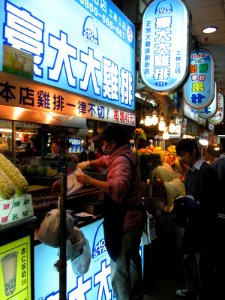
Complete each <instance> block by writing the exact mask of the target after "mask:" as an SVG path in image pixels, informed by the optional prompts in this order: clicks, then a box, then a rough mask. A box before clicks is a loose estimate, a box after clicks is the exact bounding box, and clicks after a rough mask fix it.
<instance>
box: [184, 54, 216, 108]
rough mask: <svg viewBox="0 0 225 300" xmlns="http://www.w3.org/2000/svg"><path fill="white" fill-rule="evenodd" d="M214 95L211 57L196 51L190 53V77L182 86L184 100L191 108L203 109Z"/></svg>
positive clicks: (212, 61)
mask: <svg viewBox="0 0 225 300" xmlns="http://www.w3.org/2000/svg"><path fill="white" fill-rule="evenodd" d="M214 95H215V79H214V60H213V57H212V55H211V54H210V53H209V52H208V51H206V50H204V49H198V50H193V51H192V52H191V61H190V75H189V78H188V80H187V82H186V83H185V85H184V98H185V100H186V102H187V103H188V104H189V105H190V106H191V107H193V108H196V109H203V108H204V107H207V106H209V105H210V104H211V102H212V101H213V98H214Z"/></svg>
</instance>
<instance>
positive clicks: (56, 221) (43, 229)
mask: <svg viewBox="0 0 225 300" xmlns="http://www.w3.org/2000/svg"><path fill="white" fill-rule="evenodd" d="M66 224H67V237H69V236H71V235H72V234H73V227H74V220H73V218H72V216H71V215H70V214H69V213H68V212H67V215H66ZM38 239H39V240H40V241H41V242H42V243H44V244H46V245H49V246H51V247H55V248H57V247H59V246H60V215H59V209H57V208H56V209H52V210H51V211H49V212H48V213H46V215H45V218H44V220H43V221H42V223H41V225H40V228H39V230H38Z"/></svg>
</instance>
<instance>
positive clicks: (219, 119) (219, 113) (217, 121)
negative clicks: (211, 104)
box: [208, 93, 224, 125]
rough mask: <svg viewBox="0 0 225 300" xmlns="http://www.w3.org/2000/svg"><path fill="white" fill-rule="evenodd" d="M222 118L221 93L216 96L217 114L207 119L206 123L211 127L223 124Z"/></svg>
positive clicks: (222, 101)
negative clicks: (211, 125)
mask: <svg viewBox="0 0 225 300" xmlns="http://www.w3.org/2000/svg"><path fill="white" fill-rule="evenodd" d="M223 117H224V96H223V94H221V93H218V94H217V112H216V114H215V115H214V116H213V117H212V118H209V119H208V122H209V123H210V124H213V125H219V124H220V123H222V122H223Z"/></svg>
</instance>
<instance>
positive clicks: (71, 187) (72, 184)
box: [67, 168, 84, 196]
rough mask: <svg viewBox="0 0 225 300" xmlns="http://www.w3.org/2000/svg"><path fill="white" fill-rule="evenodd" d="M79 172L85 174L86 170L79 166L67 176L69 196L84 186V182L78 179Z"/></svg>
mask: <svg viewBox="0 0 225 300" xmlns="http://www.w3.org/2000/svg"><path fill="white" fill-rule="evenodd" d="M78 174H84V172H83V171H82V170H81V169H80V168H78V169H76V170H75V171H74V172H72V173H70V174H69V175H68V176H67V196H70V195H72V194H73V193H75V192H76V191H78V190H79V189H80V188H82V187H83V184H82V183H80V182H78V181H77V175H78Z"/></svg>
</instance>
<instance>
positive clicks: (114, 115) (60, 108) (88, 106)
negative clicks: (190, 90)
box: [0, 72, 136, 126]
mask: <svg viewBox="0 0 225 300" xmlns="http://www.w3.org/2000/svg"><path fill="white" fill-rule="evenodd" d="M0 105H4V106H8V107H9V106H14V107H16V108H25V109H29V110H30V111H33V110H35V111H42V112H47V113H56V114H59V115H60V114H62V115H67V116H75V117H78V118H86V119H93V120H99V121H107V122H116V123H121V124H126V125H132V126H135V124H136V118H135V114H134V113H133V112H132V111H130V110H129V111H124V110H122V109H119V108H118V107H114V106H112V105H109V104H107V103H104V102H100V101H95V100H92V99H90V98H86V97H84V96H80V95H76V94H74V93H71V92H70V93H69V92H67V91H65V90H62V89H57V88H53V87H51V86H49V85H44V84H40V83H37V82H35V81H32V80H28V79H27V80H26V81H24V79H23V78H20V77H18V76H15V75H12V74H7V73H5V72H0Z"/></svg>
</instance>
